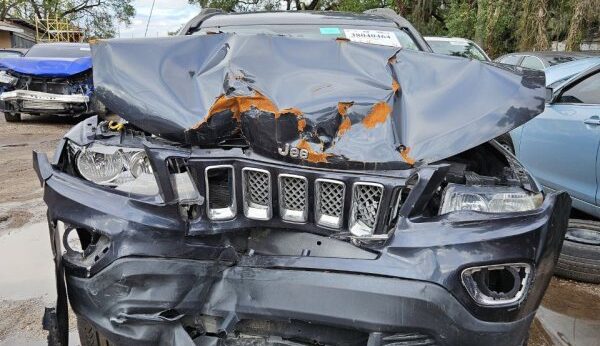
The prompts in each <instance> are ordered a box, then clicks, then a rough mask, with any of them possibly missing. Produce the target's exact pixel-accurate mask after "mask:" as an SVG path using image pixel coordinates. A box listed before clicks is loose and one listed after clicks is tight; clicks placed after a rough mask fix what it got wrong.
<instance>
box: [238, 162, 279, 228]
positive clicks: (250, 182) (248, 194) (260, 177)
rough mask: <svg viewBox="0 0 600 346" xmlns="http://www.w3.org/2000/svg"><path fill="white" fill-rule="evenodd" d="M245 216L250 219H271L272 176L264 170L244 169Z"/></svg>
mask: <svg viewBox="0 0 600 346" xmlns="http://www.w3.org/2000/svg"><path fill="white" fill-rule="evenodd" d="M242 174H243V176H244V179H243V191H244V215H246V217H247V218H249V219H256V220H269V219H270V218H271V215H272V212H271V209H272V208H271V174H270V173H269V171H266V170H264V169H255V168H244V169H242Z"/></svg>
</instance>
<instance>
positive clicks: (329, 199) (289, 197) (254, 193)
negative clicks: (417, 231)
mask: <svg viewBox="0 0 600 346" xmlns="http://www.w3.org/2000/svg"><path fill="white" fill-rule="evenodd" d="M205 172H206V173H207V174H208V173H213V172H215V173H217V172H218V173H219V174H218V175H217V174H214V173H213V174H212V175H211V176H214V177H218V178H219V179H217V178H208V177H207V178H206V183H207V188H208V190H209V191H210V193H207V208H208V213H209V217H210V218H211V219H212V220H226V219H233V218H234V217H235V201H234V199H235V193H231V194H230V196H231V198H232V199H233V200H232V199H230V200H229V202H230V203H219V205H218V206H217V204H215V203H212V202H213V201H212V199H213V198H216V197H218V196H219V195H218V194H216V193H215V189H216V187H219V188H222V187H224V186H229V187H230V188H234V186H232V185H235V177H234V176H233V173H234V171H233V167H232V166H228V165H222V166H209V167H207V168H206V171H205ZM241 181H242V183H241V185H242V187H241V191H242V198H243V206H244V215H245V216H246V217H248V218H250V219H255V220H269V219H271V218H272V216H273V213H272V208H273V202H272V198H273V195H274V193H275V191H274V190H273V188H272V186H271V185H272V183H271V181H272V179H271V173H270V172H269V171H267V170H264V169H258V168H251V167H246V168H243V169H242V179H241ZM274 181H275V180H274ZM276 181H277V185H278V191H276V192H277V193H278V202H279V214H280V217H281V219H282V220H284V221H287V222H296V223H304V222H307V221H308V209H309V202H308V190H309V182H308V179H307V178H306V177H304V176H301V175H294V174H279V175H278V176H277V179H276ZM229 184H231V185H229ZM213 185H215V186H213ZM383 191H384V188H383V185H381V184H377V183H371V182H357V183H354V185H352V189H351V197H352V198H351V206H350V208H349V210H350V218H349V222H348V227H349V229H350V232H351V233H352V234H354V235H355V236H368V235H370V234H373V233H374V232H375V229H376V228H377V221H378V218H379V214H380V209H381V204H382V199H383ZM345 201H346V184H345V183H344V181H341V180H334V179H321V178H319V179H316V180H314V220H315V223H316V224H317V225H319V226H321V227H326V228H332V229H341V228H342V227H343V226H344V210H345ZM220 204H223V205H220ZM213 205H214V207H212V206H213ZM213 208H218V209H215V210H213Z"/></svg>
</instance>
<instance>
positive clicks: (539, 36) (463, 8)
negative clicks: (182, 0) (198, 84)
mask: <svg viewBox="0 0 600 346" xmlns="http://www.w3.org/2000/svg"><path fill="white" fill-rule="evenodd" d="M188 1H189V2H190V3H191V4H198V5H199V6H201V7H202V8H206V7H214V8H221V9H223V10H225V11H236V12H240V11H257V10H265V9H266V10H269V9H280V10H281V9H285V10H292V11H296V10H297V11H301V10H337V11H349V12H363V11H365V10H368V9H371V8H377V7H388V8H392V9H394V10H395V11H396V12H398V13H400V14H401V15H402V16H404V17H405V18H406V19H408V20H409V21H410V22H412V23H413V25H414V26H415V27H416V28H417V29H418V30H419V31H420V32H421V33H422V34H423V35H432V36H433V35H437V36H456V37H464V38H468V39H472V40H474V41H475V42H477V43H478V44H479V45H481V46H482V48H484V49H485V50H486V51H487V53H488V54H489V55H490V56H492V57H495V56H498V55H500V54H504V53H507V52H513V51H516V50H547V49H549V48H550V42H551V41H566V47H567V50H578V49H579V45H580V43H581V42H582V41H583V40H584V39H586V38H589V37H593V36H594V35H597V34H600V29H598V28H600V0H283V1H281V2H280V1H279V0H188ZM281 4H283V6H282V5H281Z"/></svg>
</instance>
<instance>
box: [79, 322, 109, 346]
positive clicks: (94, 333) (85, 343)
mask: <svg viewBox="0 0 600 346" xmlns="http://www.w3.org/2000/svg"><path fill="white" fill-rule="evenodd" d="M77 331H78V332H79V340H80V341H81V346H115V344H113V343H112V342H110V341H108V339H106V338H105V337H104V336H102V334H100V333H99V332H98V330H96V328H94V326H92V325H91V324H90V323H89V322H88V321H86V320H84V319H83V318H81V317H77Z"/></svg>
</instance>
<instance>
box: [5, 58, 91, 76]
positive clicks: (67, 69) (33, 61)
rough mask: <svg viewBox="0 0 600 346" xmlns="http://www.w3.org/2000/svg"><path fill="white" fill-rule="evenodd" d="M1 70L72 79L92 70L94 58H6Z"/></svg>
mask: <svg viewBox="0 0 600 346" xmlns="http://www.w3.org/2000/svg"><path fill="white" fill-rule="evenodd" d="M0 68H4V69H8V70H11V71H15V72H18V73H22V74H27V75H33V76H38V77H70V76H73V75H76V74H79V73H82V72H85V71H87V70H89V69H91V68H92V58H91V57H83V58H78V59H67V58H4V59H0Z"/></svg>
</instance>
